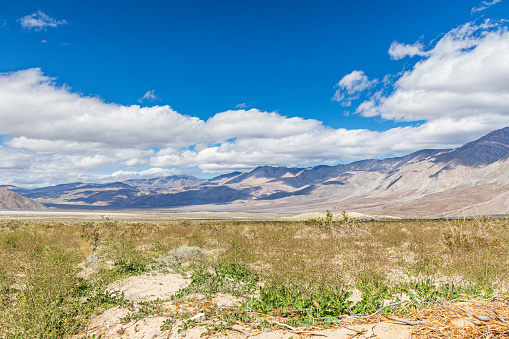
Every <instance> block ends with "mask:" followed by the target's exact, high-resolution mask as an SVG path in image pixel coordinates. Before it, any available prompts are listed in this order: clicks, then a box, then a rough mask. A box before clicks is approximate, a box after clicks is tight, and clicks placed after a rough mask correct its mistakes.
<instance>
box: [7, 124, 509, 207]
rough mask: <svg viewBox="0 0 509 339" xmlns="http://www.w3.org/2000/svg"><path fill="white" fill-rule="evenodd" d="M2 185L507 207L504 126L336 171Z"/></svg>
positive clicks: (79, 195) (176, 201) (133, 194)
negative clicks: (455, 143)
mask: <svg viewBox="0 0 509 339" xmlns="http://www.w3.org/2000/svg"><path fill="white" fill-rule="evenodd" d="M4 188H6V189H9V190H10V191H12V192H15V193H18V194H20V195H22V196H24V197H26V198H30V199H33V200H35V201H37V202H38V203H41V204H43V205H45V206H48V207H56V208H101V209H104V208H113V209H121V208H129V209H131V208H173V209H179V210H210V211H260V212H285V213H293V212H295V213H300V212H310V211H325V210H327V209H328V210H332V211H342V210H348V211H358V212H363V213H368V214H389V215H394V216H407V217H440V216H461V215H475V214H499V213H506V212H507V211H508V210H509V127H505V128H502V129H499V130H496V131H494V132H491V133H489V134H487V135H485V136H484V137H482V138H480V139H478V140H476V141H472V142H470V143H468V144H466V145H464V146H462V147H459V148H455V149H442V150H433V149H425V150H420V151H417V152H414V153H412V154H409V155H406V156H403V157H395V158H387V159H381V160H377V159H370V160H361V161H356V162H352V163H350V164H338V165H335V166H325V165H321V166H315V167H308V168H294V167H272V166H260V167H256V168H253V169H251V170H249V171H246V172H233V173H229V174H225V175H221V176H218V177H215V178H212V179H199V178H196V177H193V176H168V177H164V178H156V179H132V180H126V181H122V182H114V183H106V184H92V183H70V184H62V185H56V186H49V187H40V188H34V189H25V188H21V187H15V186H4ZM0 192H1V191H0ZM0 206H1V205H0Z"/></svg>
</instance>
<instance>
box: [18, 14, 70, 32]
mask: <svg viewBox="0 0 509 339" xmlns="http://www.w3.org/2000/svg"><path fill="white" fill-rule="evenodd" d="M19 22H20V24H21V27H23V28H24V29H27V30H31V29H33V30H34V31H41V30H45V29H46V28H47V27H57V26H59V25H65V24H67V21H65V20H56V19H54V18H52V17H50V16H49V15H47V14H45V13H44V12H42V11H37V12H35V13H33V14H30V15H26V16H24V17H22V18H21V19H19Z"/></svg>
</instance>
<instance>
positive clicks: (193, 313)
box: [0, 212, 509, 339]
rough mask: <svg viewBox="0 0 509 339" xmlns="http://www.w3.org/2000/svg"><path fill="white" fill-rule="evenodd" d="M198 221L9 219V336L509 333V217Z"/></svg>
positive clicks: (0, 320)
mask: <svg viewBox="0 0 509 339" xmlns="http://www.w3.org/2000/svg"><path fill="white" fill-rule="evenodd" d="M192 216H193V215H186V216H183V215H174V217H175V218H173V219H172V218H168V216H167V215H166V216H164V215H162V214H157V213H152V214H150V215H149V214H146V215H136V214H135V213H117V212H111V213H110V215H107V214H106V215H102V216H100V215H98V214H96V213H95V212H75V213H74V214H66V213H61V214H53V215H46V216H44V215H41V214H39V215H38V214H37V213H36V212H31V213H30V212H18V213H12V212H10V214H9V213H8V212H5V213H4V214H2V216H1V220H0V226H1V228H0V259H1V260H0V263H1V264H0V289H1V290H2V294H1V295H2V299H1V304H0V325H1V326H0V328H1V329H2V330H1V332H0V336H3V337H5V338H20V337H23V338H25V337H27V338H28V337H30V338H32V337H34V338H35V337H37V338H39V337H40V338H57V337H63V336H65V337H72V338H76V339H81V338H183V337H186V338H201V337H211V338H215V337H232V338H246V337H253V338H297V337H308V336H324V337H330V338H353V337H356V338H374V337H377V338H409V337H412V338H429V337H449V338H464V337H479V336H482V337H484V336H487V335H489V336H492V337H497V336H499V337H505V336H508V335H509V324H508V323H507V319H509V296H508V295H507V294H508V291H509V285H508V280H507V276H508V274H509V271H508V267H509V262H508V261H507V258H508V254H509V224H508V221H507V219H506V218H499V219H493V218H489V217H479V218H474V219H456V220H435V221H433V220H424V219H417V220H395V219H394V218H391V217H383V216H370V215H361V214H358V213H346V212H345V213H338V214H332V213H327V214H325V213H322V214H319V213H314V214H304V215H300V216H296V217H284V218H282V219H271V220H268V219H265V220H263V219H261V220H252V219H251V220H249V219H248V216H247V215H244V216H243V217H241V216H237V217H241V218H237V219H236V220H232V219H230V220H211V219H202V220H196V219H194V220H191V219H185V218H189V217H192ZM194 217H197V215H194ZM202 217H210V215H208V216H207V215H202ZM230 217H231V215H230ZM375 218H376V221H372V220H373V219H375Z"/></svg>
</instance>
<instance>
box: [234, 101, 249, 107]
mask: <svg viewBox="0 0 509 339" xmlns="http://www.w3.org/2000/svg"><path fill="white" fill-rule="evenodd" d="M235 107H236V108H248V107H249V105H247V104H246V103H245V102H243V103H241V104H238V105H236V106H235Z"/></svg>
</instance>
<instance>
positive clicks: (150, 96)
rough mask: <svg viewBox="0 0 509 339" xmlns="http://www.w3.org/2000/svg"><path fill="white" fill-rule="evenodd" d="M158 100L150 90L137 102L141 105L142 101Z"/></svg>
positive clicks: (153, 91)
mask: <svg viewBox="0 0 509 339" xmlns="http://www.w3.org/2000/svg"><path fill="white" fill-rule="evenodd" d="M155 100H159V98H158V97H157V96H156V95H155V90H153V89H151V90H150V91H147V93H145V94H144V95H143V96H142V97H141V98H139V99H138V102H139V103H140V104H141V103H143V102H144V101H155Z"/></svg>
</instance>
